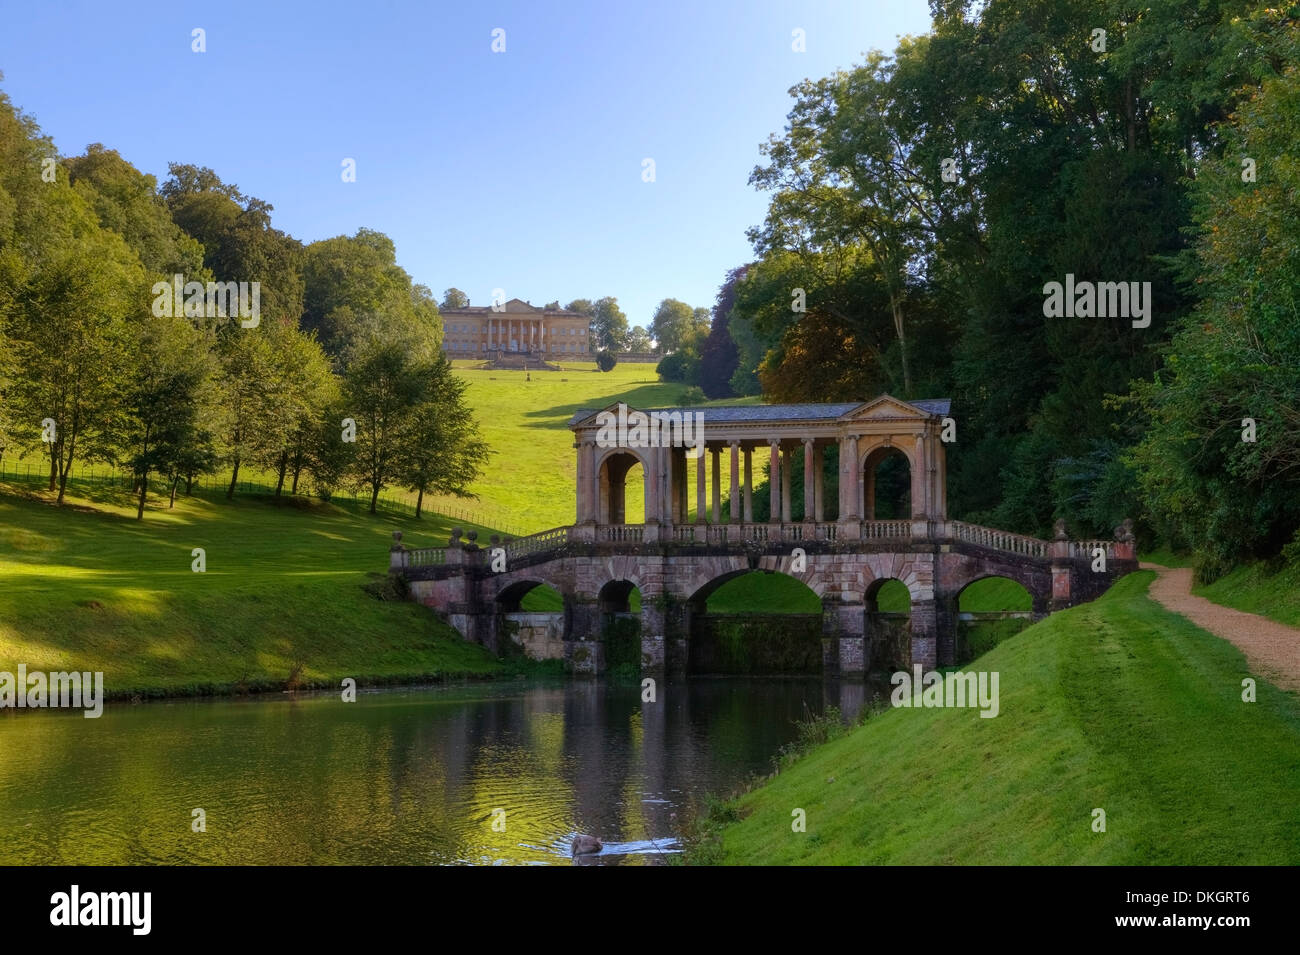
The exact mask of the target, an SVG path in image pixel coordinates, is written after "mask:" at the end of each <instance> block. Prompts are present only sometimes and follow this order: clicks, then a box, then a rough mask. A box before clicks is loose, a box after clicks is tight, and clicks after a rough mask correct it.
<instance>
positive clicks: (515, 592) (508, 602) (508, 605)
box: [492, 576, 566, 613]
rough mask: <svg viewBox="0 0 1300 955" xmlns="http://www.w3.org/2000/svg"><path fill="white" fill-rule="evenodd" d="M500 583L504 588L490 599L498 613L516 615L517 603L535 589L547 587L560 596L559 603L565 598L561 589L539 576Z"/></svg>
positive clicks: (522, 577) (523, 577)
mask: <svg viewBox="0 0 1300 955" xmlns="http://www.w3.org/2000/svg"><path fill="white" fill-rule="evenodd" d="M502 583H503V584H504V586H503V587H501V588H500V589H499V590H498V591H497V592H496V594H495V595H494V596H493V598H492V601H493V603H494V604H495V605H496V609H497V612H498V613H518V612H519V602H520V601H521V600H523V599H524V595H525V594H527V593H528V592H529V591H531V590H533V589H535V588H537V587H549V588H550V589H551V590H553V591H555V592H556V593H557V594H559V595H560V599H561V601H563V600H564V598H565V596H566V594H565V592H564V590H563V589H562V588H560V587H558V586H556V585H555V584H554V583H552V582H551V581H549V580H547V579H545V578H543V577H539V576H520V577H516V578H514V579H512V580H509V581H502Z"/></svg>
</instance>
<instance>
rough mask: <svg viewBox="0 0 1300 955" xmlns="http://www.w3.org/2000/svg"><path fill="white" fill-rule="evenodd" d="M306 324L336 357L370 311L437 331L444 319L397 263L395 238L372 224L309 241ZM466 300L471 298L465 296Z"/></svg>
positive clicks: (418, 329) (450, 294) (449, 295)
mask: <svg viewBox="0 0 1300 955" xmlns="http://www.w3.org/2000/svg"><path fill="white" fill-rule="evenodd" d="M303 281H304V287H305V293H304V296H305V297H304V309H305V311H304V314H303V321H302V325H303V327H304V328H305V329H306V330H308V331H315V332H316V333H317V335H318V337H319V340H320V342H321V345H322V346H323V347H324V348H325V351H326V353H327V354H329V355H330V356H332V357H335V358H337V357H339V356H341V355H342V354H343V353H344V352H345V351H346V350H347V347H348V345H349V343H350V342H351V341H352V339H353V338H354V337H355V336H356V335H357V334H358V332H359V329H360V328H361V327H362V326H363V325H365V324H366V323H367V322H369V321H370V319H371V317H372V316H375V315H382V316H384V318H385V320H386V321H388V322H390V323H392V324H393V325H395V326H403V327H408V328H409V329H411V330H412V331H413V332H415V333H417V334H420V335H423V336H429V335H433V336H435V337H438V336H440V335H441V327H442V325H441V322H440V320H439V316H438V309H437V307H436V306H435V305H434V302H433V296H432V295H431V294H430V293H429V290H428V289H426V288H424V286H421V285H416V284H414V283H412V281H411V277H410V275H408V274H407V273H406V270H405V269H403V268H402V267H401V266H399V265H398V264H397V248H396V246H394V245H393V241H392V239H390V238H389V237H388V236H386V235H384V234H383V233H382V232H376V231H374V230H373V229H359V230H357V233H356V235H352V236H335V237H333V238H331V239H322V240H320V241H319V242H313V243H311V244H310V245H309V246H307V248H306V250H305V252H304V255H303ZM443 294H444V296H445V297H444V300H443V301H444V307H447V308H457V307H461V306H456V305H447V304H446V303H447V302H448V301H456V298H455V295H456V294H463V293H459V290H458V289H447V291H446V292H444V293H443ZM466 302H468V300H466Z"/></svg>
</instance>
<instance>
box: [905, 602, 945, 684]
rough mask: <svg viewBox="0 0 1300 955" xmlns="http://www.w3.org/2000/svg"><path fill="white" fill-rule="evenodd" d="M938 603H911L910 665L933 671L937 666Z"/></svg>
mask: <svg viewBox="0 0 1300 955" xmlns="http://www.w3.org/2000/svg"><path fill="white" fill-rule="evenodd" d="M939 622H940V621H939V602H938V601H937V600H935V599H934V598H933V597H931V598H930V599H929V600H913V601H912V665H913V666H916V664H918V663H919V664H920V665H921V666H922V667H923V668H924V669H926V670H933V669H934V668H935V667H936V666H938V664H939Z"/></svg>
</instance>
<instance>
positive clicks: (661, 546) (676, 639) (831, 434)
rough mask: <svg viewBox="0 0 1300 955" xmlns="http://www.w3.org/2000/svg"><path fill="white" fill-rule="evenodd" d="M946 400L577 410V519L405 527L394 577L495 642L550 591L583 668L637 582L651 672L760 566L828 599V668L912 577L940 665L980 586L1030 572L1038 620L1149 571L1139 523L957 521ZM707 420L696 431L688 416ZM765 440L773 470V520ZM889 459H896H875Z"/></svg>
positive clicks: (927, 659) (867, 659) (866, 637)
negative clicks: (533, 596) (968, 598)
mask: <svg viewBox="0 0 1300 955" xmlns="http://www.w3.org/2000/svg"><path fill="white" fill-rule="evenodd" d="M948 411H949V402H948V401H947V400H921V401H902V400H899V399H897V398H893V397H890V396H889V395H883V396H881V397H879V398H876V399H874V400H872V401H868V402H865V403H861V402H859V403H845V404H800V405H753V406H733V407H704V408H673V409H657V410H650V409H647V410H645V411H643V412H640V413H638V412H637V410H636V409H626V408H622V409H620V408H619V407H618V406H614V407H611V408H608V409H605V410H604V411H595V410H593V411H580V412H578V413H577V414H575V415H574V416H573V417H572V418H571V419H570V421H569V428H570V429H571V430H572V431H573V433H574V437H575V441H574V445H573V446H574V449H575V451H576V454H577V521H576V523H574V524H572V525H569V526H565V527H557V528H554V529H552V530H548V531H544V532H542V533H539V534H533V535H530V536H528V537H521V538H516V539H512V540H505V541H497V540H496V539H495V538H494V540H493V541H492V542H489V543H480V542H477V541H476V539H475V536H474V535H473V534H472V533H471V534H470V535H468V539H465V537H464V535H462V534H461V532H460V531H456V532H455V535H454V536H453V538H452V539H451V540H450V541H449V542H448V544H447V546H446V547H436V548H422V549H407V548H405V547H403V546H402V544H401V534H400V532H397V533H395V534H394V537H395V538H396V542H395V543H394V545H393V548H392V552H391V555H390V558H391V559H390V572H391V573H392V574H394V575H399V576H401V577H404V578H405V579H406V581H407V582H408V583H409V589H410V593H411V595H412V597H413V598H414V599H416V600H419V601H420V602H421V603H423V604H425V605H426V606H428V607H430V608H432V609H434V610H436V611H437V612H438V613H440V614H441V615H443V616H444V617H445V619H447V620H448V621H449V622H450V623H451V624H452V625H453V626H455V627H456V629H457V630H459V631H460V632H461V633H462V634H463V635H464V636H465V637H466V638H467V639H469V640H473V641H475V642H477V643H481V644H483V645H485V646H487V647H489V648H491V649H493V650H495V651H498V652H500V651H501V650H502V649H503V641H504V640H507V639H509V638H508V637H506V633H507V631H508V629H509V624H510V621H511V620H512V619H517V618H518V617H519V616H520V615H521V614H520V610H521V608H520V600H521V598H522V597H523V595H524V594H526V593H527V592H528V591H530V590H532V589H533V588H534V587H537V586H539V585H546V586H549V587H550V588H552V589H553V590H554V591H556V592H558V593H559V594H560V596H561V598H562V601H563V610H562V612H561V611H558V610H557V611H556V612H555V613H554V614H553V615H552V618H551V619H552V620H553V626H552V628H551V632H552V637H553V640H552V650H553V651H554V652H552V653H549V654H548V655H551V656H559V655H563V656H564V658H565V659H566V660H567V661H568V662H569V665H570V667H571V669H573V670H574V671H575V672H591V673H598V672H600V671H601V670H603V668H604V657H605V655H604V646H603V643H602V641H601V634H602V632H603V630H604V625H605V624H606V623H607V622H608V621H609V620H610V619H611V616H612V615H618V614H623V615H625V616H626V615H627V613H628V610H629V596H630V594H631V592H632V589H633V588H634V587H635V588H636V589H637V590H638V591H639V592H640V596H641V608H640V614H639V620H640V645H641V666H642V669H643V670H644V671H650V672H654V671H660V670H664V669H668V670H671V671H680V670H684V669H685V666H686V661H687V659H688V649H689V645H690V644H689V641H690V640H691V631H692V621H693V620H696V619H698V617H699V615H701V614H704V613H705V612H706V601H707V600H708V597H709V596H710V594H712V593H713V592H714V591H716V590H717V589H718V588H719V587H721V586H722V585H723V584H725V583H726V582H728V581H730V580H732V579H735V578H736V577H739V576H741V575H743V574H748V573H751V572H753V571H755V570H758V571H765V572H769V573H781V574H787V575H789V576H791V577H794V578H797V579H798V580H800V581H802V582H803V583H804V584H805V585H806V586H807V587H808V588H809V589H810V590H811V591H812V592H813V593H814V594H816V596H817V597H818V598H819V599H820V601H821V608H822V610H821V618H822V626H821V629H822V662H823V666H824V668H825V669H826V670H827V671H829V672H835V671H838V672H839V673H841V674H844V675H849V674H860V673H862V672H863V671H864V670H865V669H866V668H868V667H869V666H870V665H871V663H872V661H873V658H874V657H873V652H874V650H875V649H877V644H878V643H879V641H880V640H881V638H882V636H883V634H882V633H881V632H876V631H877V630H878V629H879V626H878V623H877V622H875V621H877V614H876V613H875V611H876V603H875V599H876V595H877V593H878V592H879V590H880V588H881V586H882V585H884V584H885V583H886V582H887V581H890V580H897V581H901V582H902V584H903V585H904V586H905V587H906V588H907V591H908V594H909V595H910V598H911V607H910V656H911V661H910V662H911V663H919V664H921V665H923V666H925V667H934V666H936V665H937V666H948V665H953V664H954V663H956V654H957V639H956V635H957V619H958V611H957V601H958V597H959V595H960V594H961V592H962V590H963V589H964V588H966V587H967V586H968V585H970V584H971V583H973V582H974V581H977V580H980V579H982V578H985V577H1006V578H1010V579H1011V580H1014V581H1016V582H1018V583H1020V584H1021V585H1023V586H1024V588H1025V589H1026V590H1027V591H1028V592H1029V594H1030V597H1031V600H1032V616H1033V618H1034V619H1040V618H1041V617H1043V616H1045V615H1047V614H1048V613H1051V612H1052V611H1054V610H1058V609H1061V608H1065V607H1070V606H1073V605H1074V604H1077V603H1081V602H1084V601H1088V600H1091V599H1093V598H1095V597H1097V596H1098V595H1100V594H1101V593H1102V592H1104V591H1105V590H1106V588H1107V587H1109V586H1110V584H1111V583H1113V582H1114V581H1115V580H1116V579H1117V578H1118V577H1120V576H1122V575H1123V574H1126V573H1129V572H1131V571H1133V570H1135V569H1136V568H1137V560H1136V553H1135V546H1134V542H1133V537H1132V533H1131V531H1130V529H1129V525H1128V522H1125V524H1124V525H1121V527H1119V528H1117V529H1116V533H1115V539H1114V540H1071V539H1069V537H1068V536H1067V534H1066V532H1065V528H1064V523H1063V522H1058V523H1057V527H1056V534H1055V539H1054V540H1050V541H1047V540H1040V539H1037V538H1033V537H1026V536H1022V535H1019V534H1012V533H1008V532H1006V531H1001V530H996V529H994V528H990V527H981V526H978V525H974V524H967V523H963V522H961V521H955V520H950V519H949V518H948V513H947V499H946V487H945V485H946V474H947V471H946V461H945V449H946V447H947V444H946V442H945V440H944V438H946V437H950V434H949V431H950V430H951V428H952V426H953V421H952V419H951V418H949V417H947V416H948ZM620 413H622V414H624V415H625V416H626V418H625V420H626V422H627V424H628V425H629V427H627V428H626V429H625V430H624V431H616V429H614V428H611V427H610V424H611V422H612V421H616V420H618V417H619V415H620ZM697 415H698V416H700V417H696V416H697ZM642 416H643V417H642ZM638 420H640V421H645V420H649V421H652V422H654V423H655V424H657V425H659V428H657V429H655V430H654V431H653V432H650V433H649V435H648V436H649V440H646V438H647V429H645V428H642V429H641V430H640V431H638V430H637V429H636V428H635V427H633V426H632V425H633V424H634V423H635V422H636V421H638ZM700 421H702V424H703V429H702V432H700V431H698V430H695V431H693V430H692V429H690V428H689V427H683V425H684V424H689V423H692V422H700ZM660 438H662V440H660ZM670 439H672V440H670ZM674 442H675V443H674ZM681 444H685V445H687V446H685V447H683V446H679V445H681ZM828 452H830V453H831V454H833V455H834V458H835V460H836V462H837V465H836V469H835V471H833V472H832V473H836V474H837V475H838V480H837V481H836V482H835V483H836V484H837V485H838V488H836V489H835V491H836V493H835V497H836V498H837V500H835V501H833V502H832V501H828V500H826V494H825V491H826V483H827V482H826V481H825V480H824V473H825V468H824V465H825V464H826V463H827V458H826V455H827V453H828ZM756 453H757V455H758V456H759V461H758V464H759V465H760V466H761V464H762V463H764V462H765V463H766V464H767V465H768V469H769V470H768V474H769V487H768V491H767V494H766V495H765V503H766V508H765V510H766V516H765V517H764V518H761V519H756V518H755V505H756V503H757V502H756V500H755V490H754V471H755V464H756V462H755V460H754V458H755V454H756ZM724 456H725V457H726V458H727V459H728V468H727V477H728V481H727V485H728V486H727V487H726V489H725V494H724V488H723V484H722V480H721V477H722V458H723V457H724ZM890 457H892V458H894V459H895V461H894V464H893V467H892V470H891V471H888V472H887V471H886V469H882V468H881V467H880V465H881V464H882V462H883V461H884V460H885V459H886V458H890ZM800 459H801V461H800ZM638 467H639V468H640V469H641V472H642V473H641V482H640V483H641V487H642V489H643V497H644V500H643V502H642V508H641V511H642V514H643V515H644V520H643V521H642V522H641V523H629V522H628V521H627V510H628V508H627V504H628V500H627V496H626V494H625V491H626V488H627V485H628V477H629V474H630V473H632V472H633V470H634V469H635V468H638ZM797 468H798V469H799V470H801V472H802V478H803V480H802V482H801V485H802V492H801V497H802V507H801V508H800V510H799V517H798V519H796V517H795V514H794V511H793V509H792V503H797V501H798V498H797V497H795V495H794V494H793V493H792V489H793V486H794V483H793V478H794V476H795V474H796V469H797ZM886 473H888V474H889V475H890V476H891V477H892V479H893V480H892V483H893V484H894V485H902V488H900V490H903V489H905V493H901V494H900V495H899V496H900V497H901V498H902V499H903V501H904V502H905V503H906V507H907V511H906V512H904V513H902V514H897V513H895V514H881V513H878V512H877V497H878V495H877V483H878V481H882V480H883V477H882V476H883V475H886ZM904 474H905V476H904ZM692 488H693V491H694V493H693V494H692ZM692 497H693V498H694V507H693V508H692V507H691V503H692V501H691V498H692ZM792 498H795V500H794V501H792ZM724 501H725V503H726V508H725V509H724V507H723V504H724ZM760 510H763V508H760ZM1103 555H1104V561H1103V560H1102V559H1101V557H1102V556H1103ZM531 616H537V615H531Z"/></svg>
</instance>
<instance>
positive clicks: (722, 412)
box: [568, 398, 952, 427]
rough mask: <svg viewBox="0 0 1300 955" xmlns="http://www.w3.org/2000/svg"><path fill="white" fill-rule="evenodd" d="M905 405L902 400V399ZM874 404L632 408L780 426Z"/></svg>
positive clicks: (943, 401)
mask: <svg viewBox="0 0 1300 955" xmlns="http://www.w3.org/2000/svg"><path fill="white" fill-rule="evenodd" d="M898 400H899V401H902V399H901V398H900V399H898ZM905 403H906V404H909V405H911V406H912V407H914V408H917V409H919V410H921V411H924V412H925V413H926V414H932V415H946V414H947V413H948V409H949V407H950V406H951V405H952V401H951V400H950V399H948V398H920V399H918V400H916V401H908V402H905ZM866 404H870V402H868V401H850V402H842V403H838V404H802V405H730V406H728V405H709V406H706V407H701V406H699V405H693V406H690V407H682V408H632V407H631V406H629V410H632V411H644V412H646V413H650V412H654V411H686V412H694V411H699V412H701V413H703V415H704V418H705V420H706V421H712V422H714V423H715V424H725V423H743V422H754V423H763V422H777V421H800V420H808V421H834V420H836V419H837V418H841V417H843V416H844V415H846V414H848V413H849V412H850V411H853V410H854V409H855V408H861V407H862V406H863V405H866ZM604 410H605V409H604V408H581V409H579V410H578V411H575V412H574V413H573V417H571V418H570V419H569V422H568V424H569V427H573V426H574V425H575V424H577V423H578V422H579V421H583V420H584V419H586V418H590V417H591V416H592V415H595V414H599V413H600V412H601V411H604Z"/></svg>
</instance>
